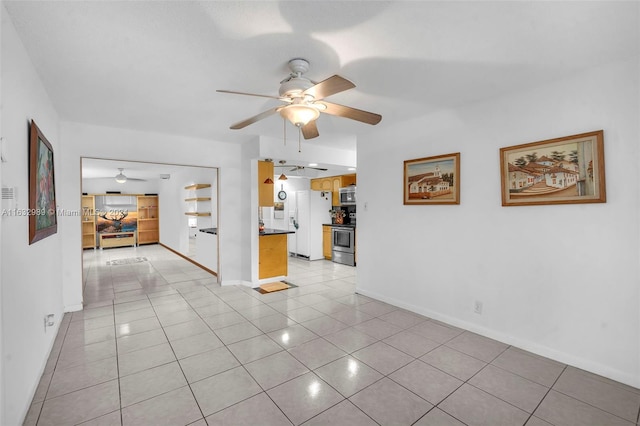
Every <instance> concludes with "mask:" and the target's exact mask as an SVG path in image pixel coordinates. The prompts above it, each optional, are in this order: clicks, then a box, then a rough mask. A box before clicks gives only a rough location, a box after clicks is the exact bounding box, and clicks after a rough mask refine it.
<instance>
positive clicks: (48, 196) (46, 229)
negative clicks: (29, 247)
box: [29, 120, 58, 244]
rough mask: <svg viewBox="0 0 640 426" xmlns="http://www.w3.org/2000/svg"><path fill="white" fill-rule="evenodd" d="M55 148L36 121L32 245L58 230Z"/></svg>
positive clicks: (31, 132)
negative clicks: (54, 166) (54, 167)
mask: <svg viewBox="0 0 640 426" xmlns="http://www.w3.org/2000/svg"><path fill="white" fill-rule="evenodd" d="M53 165H54V162H53V148H52V147H51V144H50V143H49V141H48V140H47V138H45V137H44V135H43V134H42V132H41V131H40V129H39V128H38V126H37V125H36V123H35V121H33V120H31V126H30V128H29V244H33V243H35V242H36V241H40V240H41V239H43V238H46V237H48V236H49V235H53V234H55V233H56V232H57V231H58V220H57V216H56V188H55V173H54V169H53Z"/></svg>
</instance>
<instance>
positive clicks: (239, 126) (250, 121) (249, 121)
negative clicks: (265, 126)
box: [230, 107, 281, 130]
mask: <svg viewBox="0 0 640 426" xmlns="http://www.w3.org/2000/svg"><path fill="white" fill-rule="evenodd" d="M280 108H281V107H276V108H272V109H268V110H266V111H264V112H261V113H260V114H258V115H254V116H253V117H251V118H247V119H246V120H243V121H240V122H238V123H235V124H232V125H231V127H230V129H233V130H238V129H242V128H244V127H247V126H248V125H249V124H253V123H255V122H256V121H259V120H262V119H263V118H267V117H269V116H270V115H273V114H275V113H277V112H278V111H279V110H280Z"/></svg>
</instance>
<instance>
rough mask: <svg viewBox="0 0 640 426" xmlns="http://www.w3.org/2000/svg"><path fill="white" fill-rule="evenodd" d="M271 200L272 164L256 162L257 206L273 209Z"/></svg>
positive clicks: (269, 162)
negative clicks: (268, 181)
mask: <svg viewBox="0 0 640 426" xmlns="http://www.w3.org/2000/svg"><path fill="white" fill-rule="evenodd" d="M267 179H269V180H271V183H265V181H266V180H267ZM273 198H274V197H273V162H271V161H258V206H259V207H273Z"/></svg>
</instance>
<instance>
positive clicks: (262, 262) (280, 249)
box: [258, 228, 295, 280]
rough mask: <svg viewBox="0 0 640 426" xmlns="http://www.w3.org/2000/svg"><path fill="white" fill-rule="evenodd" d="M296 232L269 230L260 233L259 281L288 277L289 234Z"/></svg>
mask: <svg viewBox="0 0 640 426" xmlns="http://www.w3.org/2000/svg"><path fill="white" fill-rule="evenodd" d="M294 233H295V232H294V231H286V230H281V229H270V228H267V229H265V230H264V231H261V232H260V238H259V246H258V247H259V248H258V252H259V254H258V279H261V280H262V279H267V278H277V277H285V276H287V271H288V267H287V265H288V256H289V250H288V249H287V234H294Z"/></svg>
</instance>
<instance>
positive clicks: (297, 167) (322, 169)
mask: <svg viewBox="0 0 640 426" xmlns="http://www.w3.org/2000/svg"><path fill="white" fill-rule="evenodd" d="M278 162H279V163H280V165H279V166H273V167H293V168H292V169H290V170H289V171H290V172H296V171H298V170H304V169H314V170H320V171H322V172H326V171H327V170H329V169H325V168H322V167H310V166H296V165H294V164H286V165H285V163H286V161H285V160H280V161H278Z"/></svg>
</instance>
